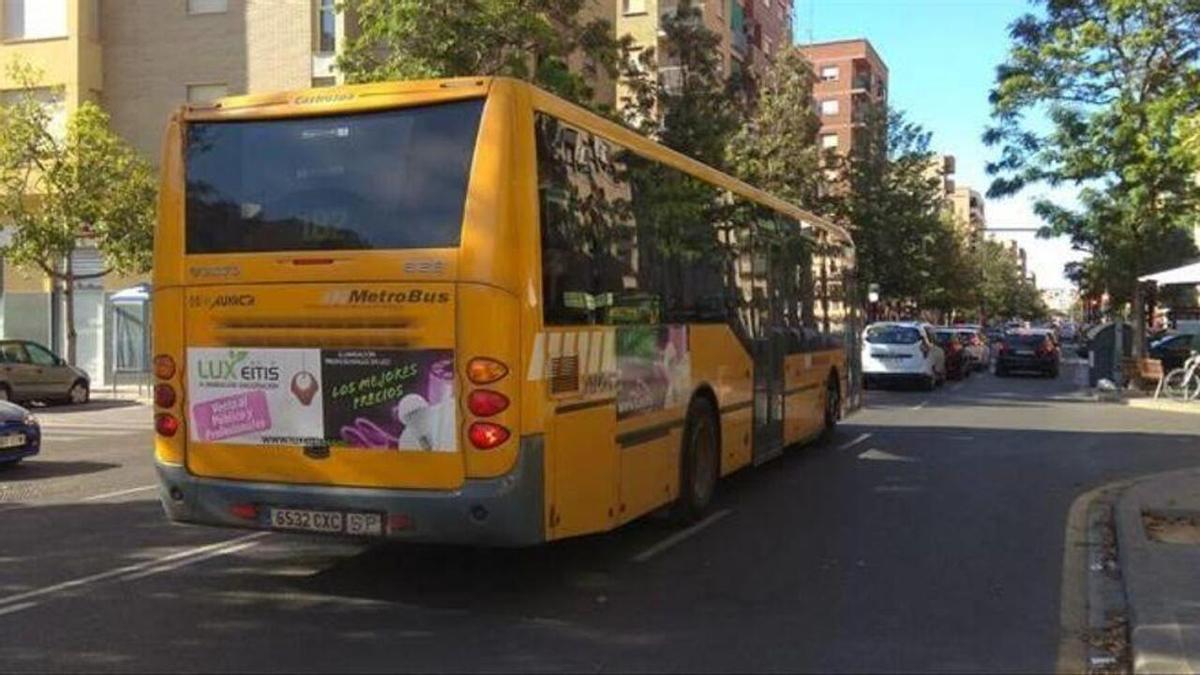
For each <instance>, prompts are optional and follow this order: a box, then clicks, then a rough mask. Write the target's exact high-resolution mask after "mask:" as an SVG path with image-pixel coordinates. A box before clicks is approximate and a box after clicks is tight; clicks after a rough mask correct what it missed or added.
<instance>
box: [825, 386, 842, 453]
mask: <svg viewBox="0 0 1200 675" xmlns="http://www.w3.org/2000/svg"><path fill="white" fill-rule="evenodd" d="M841 416H842V389H841V387H839V386H838V380H837V376H836V375H834V374H833V373H830V374H829V381H828V382H826V383H825V429H824V431H822V435H823V436H824V437H825V438H829V437H830V436H832V435H833V430H834V429H835V428H837V423H838V418H840V417H841Z"/></svg>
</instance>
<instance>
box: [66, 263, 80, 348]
mask: <svg viewBox="0 0 1200 675" xmlns="http://www.w3.org/2000/svg"><path fill="white" fill-rule="evenodd" d="M64 270H65V272H64V274H63V302H65V303H66V307H65V308H64V311H63V323H65V324H66V329H67V363H70V364H71V365H75V356H76V353H75V340H76V337H77V335H76V333H75V268H74V266H73V265H72V262H71V256H67V260H66V264H65V266H64Z"/></svg>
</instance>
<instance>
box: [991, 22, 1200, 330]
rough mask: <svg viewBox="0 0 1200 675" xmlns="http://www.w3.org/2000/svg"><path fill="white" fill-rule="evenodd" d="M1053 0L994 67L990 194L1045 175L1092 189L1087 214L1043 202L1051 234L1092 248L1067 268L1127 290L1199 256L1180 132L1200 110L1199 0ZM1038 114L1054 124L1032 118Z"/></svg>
mask: <svg viewBox="0 0 1200 675" xmlns="http://www.w3.org/2000/svg"><path fill="white" fill-rule="evenodd" d="M1043 4H1044V9H1043V11H1042V12H1041V13H1040V15H1034V14H1029V15H1026V16H1024V17H1022V18H1021V19H1019V20H1018V21H1016V22H1015V23H1014V24H1013V25H1012V27H1011V35H1012V46H1011V48H1010V51H1009V56H1008V59H1007V61H1006V62H1005V63H1003V64H1002V65H1000V66H999V67H998V69H997V77H996V87H995V89H994V90H993V91H992V94H991V102H992V116H993V120H994V122H995V125H994V126H993V127H992V128H991V129H989V130H988V131H987V133H986V134H985V135H984V140H985V141H986V142H987V143H989V144H990V145H993V146H996V147H998V148H999V158H998V159H997V160H996V161H995V162H993V163H991V164H990V165H989V167H988V168H989V171H990V172H991V173H992V174H993V175H994V176H995V179H994V181H993V183H992V186H991V189H990V190H989V195H991V196H1004V195H1010V194H1013V193H1015V192H1018V191H1020V190H1021V189H1023V188H1024V187H1025V186H1027V185H1030V184H1034V183H1038V182H1043V183H1046V184H1049V185H1052V186H1054V185H1060V184H1074V185H1080V186H1083V187H1085V188H1086V189H1085V190H1084V191H1083V193H1082V196H1081V201H1082V208H1081V209H1077V210H1072V209H1067V208H1063V207H1061V206H1058V205H1055V204H1053V203H1050V202H1047V201H1042V202H1041V203H1039V204H1038V205H1037V211H1038V213H1039V215H1041V216H1042V217H1043V218H1044V219H1045V220H1046V222H1047V223H1048V228H1047V230H1046V232H1045V234H1047V235H1051V234H1055V235H1066V236H1069V237H1070V238H1071V241H1072V242H1073V244H1074V246H1075V247H1076V248H1077V249H1079V250H1083V251H1087V252H1089V253H1091V255H1092V259H1091V260H1090V261H1089V262H1088V263H1087V264H1086V266H1085V267H1084V268H1072V269H1071V270H1069V271H1070V272H1071V273H1073V274H1076V275H1077V276H1080V278H1083V277H1086V278H1087V279H1089V283H1092V284H1097V283H1099V284H1103V285H1104V286H1106V287H1108V288H1109V289H1110V292H1111V293H1112V294H1113V295H1114V297H1118V298H1130V297H1131V296H1134V289H1135V287H1136V283H1137V277H1138V276H1139V275H1142V274H1145V273H1146V272H1149V271H1152V270H1155V269H1160V268H1165V267H1170V266H1171V265H1173V264H1176V263H1178V262H1181V261H1182V260H1184V259H1186V258H1187V257H1189V256H1192V255H1194V254H1195V249H1194V248H1193V247H1191V246H1178V247H1177V246H1175V245H1174V243H1181V241H1182V240H1181V237H1180V236H1179V233H1180V232H1181V231H1184V230H1185V229H1187V228H1188V227H1189V226H1190V224H1191V223H1192V222H1193V221H1194V218H1195V214H1196V210H1197V205H1198V204H1200V189H1198V188H1197V185H1196V182H1195V180H1194V175H1195V172H1196V170H1197V167H1198V164H1197V158H1196V153H1195V152H1191V151H1189V149H1188V147H1189V146H1188V144H1187V143H1186V142H1185V139H1186V138H1187V137H1188V134H1187V129H1185V128H1184V120H1185V119H1187V116H1188V115H1194V114H1195V113H1196V112H1197V109H1198V108H1200V95H1198V92H1200V70H1198V55H1200V30H1197V26H1198V25H1200V3H1197V2H1196V1H1195V0H1137V1H1133V0H1044V2H1043ZM1041 113H1045V114H1046V116H1047V117H1048V118H1049V121H1050V124H1049V125H1048V128H1043V127H1044V125H1039V124H1036V123H1031V122H1030V120H1029V117H1031V116H1037V115H1039V114H1041ZM1192 129H1194V127H1192ZM1193 133H1194V131H1193ZM1193 138H1194V136H1193ZM1192 147H1194V146H1192ZM1135 325H1136V326H1138V327H1139V328H1140V327H1141V322H1135ZM1139 342H1140V341H1139Z"/></svg>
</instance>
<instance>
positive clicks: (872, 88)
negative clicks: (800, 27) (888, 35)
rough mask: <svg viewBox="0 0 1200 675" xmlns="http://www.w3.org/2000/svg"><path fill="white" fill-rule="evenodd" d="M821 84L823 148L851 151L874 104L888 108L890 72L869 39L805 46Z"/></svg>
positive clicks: (816, 94) (817, 92)
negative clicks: (867, 112)
mask: <svg viewBox="0 0 1200 675" xmlns="http://www.w3.org/2000/svg"><path fill="white" fill-rule="evenodd" d="M801 50H802V51H803V52H804V55H805V56H806V57H807V58H808V60H809V61H810V62H811V63H812V65H813V71H814V72H815V73H816V76H817V82H816V84H815V85H814V87H813V99H814V103H815V104H816V106H817V114H818V115H820V117H821V135H820V139H821V145H822V147H824V148H825V149H831V150H837V151H839V152H849V151H850V150H851V148H853V147H854V145H855V143H856V142H857V141H856V138H857V137H858V136H857V134H858V131H859V130H860V129H862V127H863V125H864V123H865V121H866V117H865V115H866V111H867V109H868V108H869V106H871V105H886V104H887V94H888V69H887V65H886V64H885V63H884V62H883V59H882V58H880V56H879V54H878V53H877V52H876V51H875V48H874V47H872V46H871V43H870V42H869V41H868V40H864V39H854V40H835V41H833V42H818V43H814V44H809V45H802V46H801Z"/></svg>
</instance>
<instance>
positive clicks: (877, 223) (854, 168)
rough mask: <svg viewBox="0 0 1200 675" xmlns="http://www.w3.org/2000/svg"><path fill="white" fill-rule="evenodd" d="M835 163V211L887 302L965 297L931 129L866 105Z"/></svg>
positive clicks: (938, 303) (866, 277) (942, 304)
mask: <svg viewBox="0 0 1200 675" xmlns="http://www.w3.org/2000/svg"><path fill="white" fill-rule="evenodd" d="M864 122H865V126H864V127H863V130H862V131H861V133H860V134H859V135H858V138H857V141H856V146H855V147H854V148H852V149H851V152H850V154H849V155H847V156H846V157H844V158H840V161H839V162H838V165H839V166H838V171H839V172H840V175H841V177H842V180H843V181H844V185H845V187H846V189H841V190H838V192H837V194H835V195H834V197H833V200H834V208H833V210H834V212H835V213H836V214H838V216H840V217H841V218H843V219H844V220H845V221H847V222H849V223H852V227H853V232H854V236H855V243H856V244H857V247H858V276H859V278H860V279H862V280H863V281H864V282H866V283H877V284H879V286H880V293H881V296H882V297H883V299H884V300H885V301H887V302H893V303H904V304H916V305H917V306H919V307H924V308H928V309H935V310H941V311H943V312H949V311H951V310H953V309H956V308H960V307H963V306H964V305H966V304H968V302H969V300H970V297H969V294H970V292H971V286H972V281H971V279H970V275H969V272H968V269H969V268H968V265H967V263H966V262H964V260H963V258H964V256H965V250H966V248H965V244H964V242H962V241H961V235H960V234H959V233H958V231H957V229H956V227H955V225H954V224H953V223H952V222H951V220H950V219H949V218H947V217H946V215H945V213H944V209H945V202H944V198H943V195H942V194H941V190H940V187H939V185H940V180H939V178H940V177H939V176H937V175H936V173H933V172H931V171H930V166H931V164H932V163H933V161H934V159H935V155H934V153H933V152H932V151H931V150H930V148H929V145H930V134H929V132H927V131H925V130H924V129H923V128H921V127H920V126H919V125H917V124H915V123H912V122H909V121H908V120H906V119H905V118H904V116H903V114H901V113H899V112H896V111H888V110H886V109H884V108H882V107H878V106H876V107H873V108H869V109H868V110H867V112H866V115H865V117H864Z"/></svg>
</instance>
